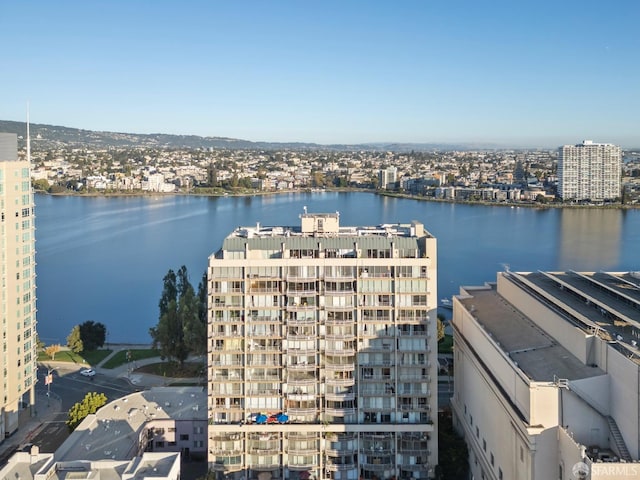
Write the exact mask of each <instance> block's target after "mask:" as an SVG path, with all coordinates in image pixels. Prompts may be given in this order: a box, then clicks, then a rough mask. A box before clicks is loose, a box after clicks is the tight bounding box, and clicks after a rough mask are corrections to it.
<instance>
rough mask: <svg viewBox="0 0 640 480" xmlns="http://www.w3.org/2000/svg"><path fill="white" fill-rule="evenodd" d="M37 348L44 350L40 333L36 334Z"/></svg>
mask: <svg viewBox="0 0 640 480" xmlns="http://www.w3.org/2000/svg"><path fill="white" fill-rule="evenodd" d="M36 348H37V349H38V350H42V349H43V348H44V342H43V341H42V340H40V337H39V336H38V334H36Z"/></svg>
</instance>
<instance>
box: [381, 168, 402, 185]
mask: <svg viewBox="0 0 640 480" xmlns="http://www.w3.org/2000/svg"><path fill="white" fill-rule="evenodd" d="M378 187H380V188H381V189H383V190H394V189H395V188H397V187H398V169H397V168H396V167H387V168H383V169H381V170H379V171H378Z"/></svg>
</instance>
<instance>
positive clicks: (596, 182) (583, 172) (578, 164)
mask: <svg viewBox="0 0 640 480" xmlns="http://www.w3.org/2000/svg"><path fill="white" fill-rule="evenodd" d="M559 153H560V155H559V158H558V196H559V197H560V198H561V199H562V200H591V201H603V200H613V199H615V198H619V197H620V191H621V190H620V181H621V177H620V175H621V171H622V153H621V150H620V147H618V146H616V145H612V144H610V143H594V142H592V141H591V140H585V141H584V142H582V143H581V144H578V145H565V146H563V147H560V151H559Z"/></svg>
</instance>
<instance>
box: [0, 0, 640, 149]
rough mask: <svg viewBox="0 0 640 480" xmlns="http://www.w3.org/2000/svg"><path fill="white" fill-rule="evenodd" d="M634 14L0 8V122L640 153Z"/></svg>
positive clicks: (72, 4)
mask: <svg viewBox="0 0 640 480" xmlns="http://www.w3.org/2000/svg"><path fill="white" fill-rule="evenodd" d="M639 19H640V2H638V1H635V0H628V1H622V0H620V1H610V2H605V1H600V0H598V1H590V0H585V1H579V2H578V1H572V0H567V1H565V0H563V1H557V0H556V1H546V0H545V1H542V0H538V1H535V2H534V1H530V2H519V1H513V0H511V1H504V2H503V1H468V2H467V1H455V0H449V1H446V0H443V1H415V2H413V1H390V0H389V1H373V0H369V1H348V0H342V1H330V0H323V1H302V0H300V1H296V2H294V1H275V0H274V1H265V0H263V1H242V0H239V1H188V0H187V1H181V2H177V1H171V2H169V1H160V0H155V1H131V0H126V1H120V0H111V1H108V2H94V1H86V0H79V1H60V2H52V1H35V0H34V1H28V2H11V1H3V2H0V44H1V45H3V47H4V48H3V49H2V53H1V54H0V119H4V120H23V119H24V118H25V113H24V112H25V104H26V102H27V101H29V102H30V105H31V119H32V121H33V122H35V123H48V124H54V125H64V126H69V127H78V128H86V129H91V130H110V131H120V132H136V133H152V132H162V133H178V134H196V135H211V136H226V137H233V138H243V139H248V140H255V141H258V140H265V141H310V142H319V143H359V142H386V141H390V142H490V143H498V144H502V145H512V146H557V145H560V144H565V143H577V142H579V141H581V140H583V139H593V140H595V141H604V142H613V143H618V144H621V145H623V146H640V35H638V20H639Z"/></svg>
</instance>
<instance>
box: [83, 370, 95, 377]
mask: <svg viewBox="0 0 640 480" xmlns="http://www.w3.org/2000/svg"><path fill="white" fill-rule="evenodd" d="M95 374H96V371H95V370H94V369H93V368H85V369H84V370H80V375H84V376H85V377H93V376H95Z"/></svg>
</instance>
